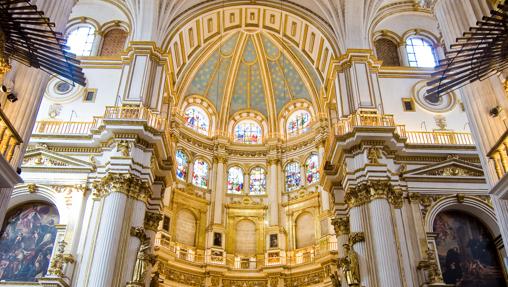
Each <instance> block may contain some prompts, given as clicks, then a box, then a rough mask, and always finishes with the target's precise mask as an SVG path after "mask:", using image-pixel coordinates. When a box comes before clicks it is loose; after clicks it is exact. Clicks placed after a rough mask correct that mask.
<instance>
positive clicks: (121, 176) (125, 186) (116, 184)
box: [92, 173, 151, 202]
mask: <svg viewBox="0 0 508 287" xmlns="http://www.w3.org/2000/svg"><path fill="white" fill-rule="evenodd" d="M92 186H93V188H94V191H93V196H94V197H95V199H100V198H102V197H105V196H107V195H108V194H110V193H112V192H120V193H123V194H125V195H127V196H129V197H131V198H135V199H137V200H141V201H144V202H146V201H147V200H148V198H149V197H150V194H151V190H150V187H149V186H148V184H147V183H146V182H144V181H142V180H141V179H140V178H139V177H137V176H135V175H132V174H125V173H109V174H108V175H107V176H105V177H103V178H102V179H101V180H100V181H98V182H95V183H93V184H92Z"/></svg>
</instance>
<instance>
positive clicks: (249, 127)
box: [235, 121, 261, 144]
mask: <svg viewBox="0 0 508 287" xmlns="http://www.w3.org/2000/svg"><path fill="white" fill-rule="evenodd" d="M235 142H239V143H246V144H260V143H261V127H260V126H259V125H258V124H257V123H256V122H254V121H242V122H240V123H238V124H237V125H236V127H235Z"/></svg>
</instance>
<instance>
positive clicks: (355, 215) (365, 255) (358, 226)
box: [341, 205, 376, 287]
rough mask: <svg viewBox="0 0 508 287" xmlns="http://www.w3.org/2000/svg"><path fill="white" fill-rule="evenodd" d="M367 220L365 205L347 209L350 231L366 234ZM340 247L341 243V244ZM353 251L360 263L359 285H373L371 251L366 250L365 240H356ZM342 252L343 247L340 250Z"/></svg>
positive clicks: (373, 274)
mask: <svg viewBox="0 0 508 287" xmlns="http://www.w3.org/2000/svg"><path fill="white" fill-rule="evenodd" d="M368 225H369V221H368V219H367V208H366V206H365V205H360V206H355V207H352V208H351V210H350V211H349V228H350V232H363V233H365V234H368ZM341 247H342V245H341ZM352 248H353V249H354V251H356V253H358V261H359V264H360V279H361V280H360V283H361V284H360V285H361V286H369V287H370V286H375V285H372V284H374V283H373V282H376V280H375V276H376V275H375V273H374V270H373V269H372V267H371V266H372V262H373V257H372V252H371V251H370V250H368V248H367V244H366V242H365V241H363V242H358V243H356V244H355V245H353V246H352ZM342 252H343V253H344V249H343V250H342Z"/></svg>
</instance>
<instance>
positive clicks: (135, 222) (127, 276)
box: [119, 200, 146, 286]
mask: <svg viewBox="0 0 508 287" xmlns="http://www.w3.org/2000/svg"><path fill="white" fill-rule="evenodd" d="M130 201H132V204H129V205H130V206H131V207H132V208H133V209H132V215H131V220H130V221H131V222H130V226H129V230H126V232H128V233H130V227H143V226H144V219H145V211H146V205H145V203H144V202H142V201H140V200H130ZM140 244H141V241H140V240H139V238H137V237H135V236H129V238H128V240H127V248H126V249H125V252H124V254H125V260H124V262H125V263H124V269H123V272H122V273H123V275H122V276H123V280H122V282H120V285H119V286H125V284H126V283H127V282H129V281H131V280H132V273H133V270H134V264H135V263H136V257H137V253H138V248H139V245H140Z"/></svg>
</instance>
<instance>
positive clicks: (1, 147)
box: [0, 109, 23, 162]
mask: <svg viewBox="0 0 508 287" xmlns="http://www.w3.org/2000/svg"><path fill="white" fill-rule="evenodd" d="M22 142H23V140H22V139H21V137H20V135H19V134H18V132H16V129H15V128H14V127H13V126H12V124H11V122H10V121H9V120H8V119H7V117H6V116H5V114H4V112H3V111H2V110H1V109H0V153H1V154H2V155H3V157H4V158H5V160H6V161H7V162H11V160H12V157H13V155H14V151H15V149H16V147H17V146H18V145H19V144H21V143H22Z"/></svg>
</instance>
